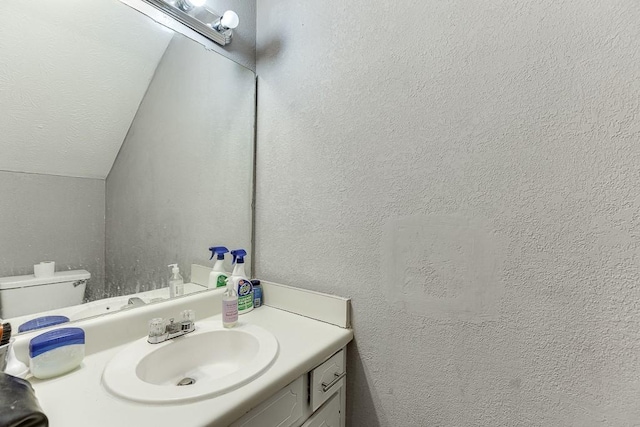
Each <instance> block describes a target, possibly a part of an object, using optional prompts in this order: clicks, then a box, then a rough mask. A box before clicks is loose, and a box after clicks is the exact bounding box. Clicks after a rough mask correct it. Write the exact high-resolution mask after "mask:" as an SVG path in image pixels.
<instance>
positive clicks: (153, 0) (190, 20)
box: [144, 0, 232, 46]
mask: <svg viewBox="0 0 640 427" xmlns="http://www.w3.org/2000/svg"><path fill="white" fill-rule="evenodd" d="M144 1H145V2H146V3H149V4H150V5H151V6H153V7H155V8H156V9H159V10H161V11H162V12H164V13H166V14H167V15H169V16H171V17H172V18H174V19H175V20H176V21H178V22H180V23H182V24H184V25H186V26H187V27H189V28H191V29H192V30H194V31H196V32H198V33H200V34H202V35H203V36H205V37H206V38H208V39H209V40H212V41H214V42H216V43H218V44H219V45H222V46H226V45H228V44H229V43H231V34H232V32H231V31H230V30H227V31H218V30H215V29H213V28H212V27H211V26H210V25H208V24H206V23H204V22H202V21H200V20H198V19H197V18H195V17H194V16H191V15H190V14H188V13H185V12H183V11H182V10H180V9H179V8H177V7H175V6H173V5H171V4H169V3H166V2H164V1H163V0H144ZM207 11H208V12H209V13H210V14H211V15H213V16H214V19H212V22H215V21H218V20H219V19H220V18H221V17H220V15H216V14H215V13H213V12H211V11H210V10H208V9H207Z"/></svg>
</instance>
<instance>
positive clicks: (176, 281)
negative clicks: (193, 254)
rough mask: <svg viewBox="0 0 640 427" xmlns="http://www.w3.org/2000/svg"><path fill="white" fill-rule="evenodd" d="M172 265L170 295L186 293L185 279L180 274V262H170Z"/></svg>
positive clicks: (170, 265)
mask: <svg viewBox="0 0 640 427" xmlns="http://www.w3.org/2000/svg"><path fill="white" fill-rule="evenodd" d="M169 267H171V277H170V278H169V297H171V298H173V297H177V296H180V295H184V280H183V279H182V276H181V275H180V269H179V268H178V264H169Z"/></svg>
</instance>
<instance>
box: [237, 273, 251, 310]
mask: <svg viewBox="0 0 640 427" xmlns="http://www.w3.org/2000/svg"><path fill="white" fill-rule="evenodd" d="M251 289H252V286H251V282H250V281H248V280H245V279H240V281H239V282H238V311H244V310H248V309H250V308H252V307H253V292H251Z"/></svg>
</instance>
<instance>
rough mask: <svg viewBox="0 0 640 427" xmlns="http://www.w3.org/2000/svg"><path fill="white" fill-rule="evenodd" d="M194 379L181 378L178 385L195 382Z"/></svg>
mask: <svg viewBox="0 0 640 427" xmlns="http://www.w3.org/2000/svg"><path fill="white" fill-rule="evenodd" d="M195 383H196V380H194V379H193V378H189V377H187V378H183V379H181V380H180V381H179V382H178V387H181V386H184V385H192V384H195Z"/></svg>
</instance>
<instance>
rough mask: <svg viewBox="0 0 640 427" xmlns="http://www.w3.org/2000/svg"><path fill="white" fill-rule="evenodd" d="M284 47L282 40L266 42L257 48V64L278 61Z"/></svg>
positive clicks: (273, 39)
mask: <svg viewBox="0 0 640 427" xmlns="http://www.w3.org/2000/svg"><path fill="white" fill-rule="evenodd" d="M282 46H283V45H282V39H280V38H272V39H270V40H266V42H265V43H263V44H262V45H261V46H260V47H257V46H256V62H258V61H267V60H269V61H273V60H275V59H277V58H278V56H279V55H280V52H281V51H282Z"/></svg>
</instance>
